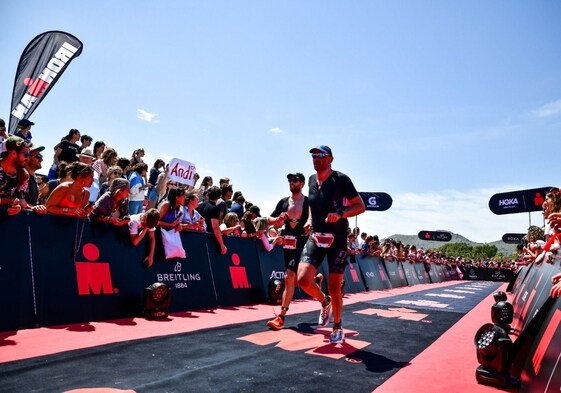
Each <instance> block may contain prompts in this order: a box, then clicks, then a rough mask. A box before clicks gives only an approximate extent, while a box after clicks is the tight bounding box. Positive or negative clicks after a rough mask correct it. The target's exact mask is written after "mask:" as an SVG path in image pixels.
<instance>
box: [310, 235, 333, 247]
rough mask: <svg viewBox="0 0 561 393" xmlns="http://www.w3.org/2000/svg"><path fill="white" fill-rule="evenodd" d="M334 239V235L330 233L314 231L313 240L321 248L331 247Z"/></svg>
mask: <svg viewBox="0 0 561 393" xmlns="http://www.w3.org/2000/svg"><path fill="white" fill-rule="evenodd" d="M334 239H335V237H334V236H333V234H332V233H321V232H315V233H314V242H315V243H316V246H318V247H321V248H329V247H331V245H332V244H333V240H334Z"/></svg>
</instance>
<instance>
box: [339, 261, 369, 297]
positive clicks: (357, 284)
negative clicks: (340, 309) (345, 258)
mask: <svg viewBox="0 0 561 393" xmlns="http://www.w3.org/2000/svg"><path fill="white" fill-rule="evenodd" d="M343 291H344V292H345V293H358V292H363V291H366V286H365V285H364V282H363V281H362V273H361V271H360V265H359V264H358V263H348V264H347V267H346V269H345V286H344V288H343Z"/></svg>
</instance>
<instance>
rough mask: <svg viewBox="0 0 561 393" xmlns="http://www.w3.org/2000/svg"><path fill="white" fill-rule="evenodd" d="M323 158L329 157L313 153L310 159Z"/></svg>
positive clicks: (324, 154) (325, 154)
mask: <svg viewBox="0 0 561 393" xmlns="http://www.w3.org/2000/svg"><path fill="white" fill-rule="evenodd" d="M325 157H329V154H327V153H313V154H312V158H325Z"/></svg>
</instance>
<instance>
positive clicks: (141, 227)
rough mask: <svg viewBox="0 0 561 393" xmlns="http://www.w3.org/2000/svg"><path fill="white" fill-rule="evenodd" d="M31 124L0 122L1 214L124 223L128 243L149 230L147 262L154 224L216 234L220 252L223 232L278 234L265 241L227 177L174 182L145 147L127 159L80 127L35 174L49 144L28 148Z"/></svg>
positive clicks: (255, 215)
mask: <svg viewBox="0 0 561 393" xmlns="http://www.w3.org/2000/svg"><path fill="white" fill-rule="evenodd" d="M34 125H35V124H34V123H33V122H31V121H30V120H28V119H24V120H21V121H19V123H18V125H17V132H16V133H15V134H14V135H8V134H7V132H6V124H5V122H4V120H2V119H0V143H1V146H2V153H1V157H0V206H1V207H5V208H6V209H5V210H3V211H2V213H3V214H7V215H16V214H18V213H20V212H21V211H23V210H26V209H28V210H31V211H33V212H35V213H37V214H45V213H50V214H54V215H61V216H70V217H78V218H88V219H89V220H90V221H92V222H105V223H108V224H112V225H114V226H116V227H122V226H125V225H127V226H128V228H129V230H130V236H131V241H132V244H133V245H136V244H138V243H139V242H140V240H141V239H142V238H144V237H145V235H146V234H148V238H149V244H150V246H149V248H150V250H149V252H148V255H147V258H146V259H145V261H144V263H145V265H146V266H151V265H152V262H153V245H154V243H153V236H154V235H153V231H154V229H155V228H156V227H161V228H164V229H167V230H170V229H175V230H176V231H183V230H188V231H208V232H210V233H213V234H214V236H215V238H216V241H217V244H218V248H219V250H220V253H222V254H225V253H226V252H227V249H226V246H225V244H224V241H223V238H222V236H239V237H244V238H258V239H260V240H261V241H263V244H264V246H265V248H266V249H269V250H270V249H271V248H272V246H273V245H274V244H276V243H278V241H279V240H277V239H280V238H279V237H278V236H276V235H274V236H271V239H270V240H269V237H268V236H269V234H270V233H271V232H270V231H269V230H268V229H269V228H268V227H263V224H262V223H261V224H259V223H258V219H259V218H260V216H261V214H260V209H259V208H258V207H257V206H254V205H253V204H252V203H251V202H249V201H247V200H246V198H245V197H244V195H243V194H242V192H241V191H236V192H234V190H233V186H232V185H231V184H230V179H229V178H227V177H223V178H221V179H219V185H218V186H215V185H214V181H213V179H212V177H211V176H205V177H204V178H203V179H202V181H201V182H200V184H197V183H198V181H199V179H200V177H199V175H198V174H195V177H194V179H195V184H194V185H192V186H186V185H182V184H178V183H177V182H174V181H172V180H170V179H168V175H167V168H168V166H167V165H166V163H165V162H164V161H163V160H162V159H157V160H156V161H155V162H154V164H153V166H152V168H150V169H149V167H148V165H147V164H146V163H145V162H144V155H145V151H144V149H143V148H138V149H135V150H134V151H133V152H132V154H131V155H130V159H129V158H126V156H123V155H119V153H118V152H117V149H115V148H114V147H110V146H107V145H106V144H105V142H103V141H95V142H94V139H93V138H92V137H91V136H89V135H82V134H81V132H80V131H79V130H78V129H71V130H70V131H69V132H68V133H67V134H66V135H65V136H63V137H62V138H61V140H60V141H59V142H58V143H57V144H56V145H54V146H53V147H52V160H53V161H52V164H51V165H50V166H49V167H48V168H44V170H45V171H46V172H47V174H46V175H44V174H40V173H39V172H40V171H41V169H42V168H43V165H42V164H43V159H44V156H45V155H46V154H48V153H47V152H48V151H49V150H50V149H45V147H43V146H37V147H35V146H34V145H33V142H32V134H31V128H32V126H34ZM266 220H267V219H266V218H265V221H266ZM256 227H258V228H259V229H256ZM269 246H270V247H269Z"/></svg>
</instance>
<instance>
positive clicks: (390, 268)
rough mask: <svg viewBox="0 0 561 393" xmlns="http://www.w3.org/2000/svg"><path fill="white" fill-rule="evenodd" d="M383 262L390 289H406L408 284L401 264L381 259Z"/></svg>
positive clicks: (392, 260)
mask: <svg viewBox="0 0 561 393" xmlns="http://www.w3.org/2000/svg"><path fill="white" fill-rule="evenodd" d="M383 261H384V266H385V268H386V271H387V272H388V278H389V279H390V282H391V283H392V287H393V288H398V287H406V286H407V285H408V284H407V279H406V278H405V273H404V272H403V268H402V267H401V262H399V261H396V260H394V259H389V258H386V259H383Z"/></svg>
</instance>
